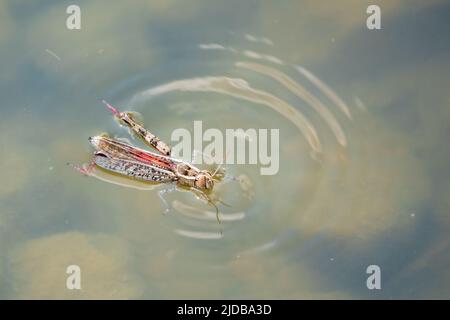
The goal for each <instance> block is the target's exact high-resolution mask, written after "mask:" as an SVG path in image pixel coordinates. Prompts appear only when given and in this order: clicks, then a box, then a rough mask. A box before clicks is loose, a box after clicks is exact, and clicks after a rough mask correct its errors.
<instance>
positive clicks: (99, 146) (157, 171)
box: [68, 100, 226, 223]
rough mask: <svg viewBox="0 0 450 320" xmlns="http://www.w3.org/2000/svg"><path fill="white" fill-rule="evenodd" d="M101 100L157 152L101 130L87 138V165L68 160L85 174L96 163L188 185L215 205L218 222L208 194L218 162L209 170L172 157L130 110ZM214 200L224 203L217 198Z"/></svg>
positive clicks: (149, 178) (124, 172)
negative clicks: (90, 151)
mask: <svg viewBox="0 0 450 320" xmlns="http://www.w3.org/2000/svg"><path fill="white" fill-rule="evenodd" d="M102 103H103V104H104V105H105V106H106V107H107V108H108V110H110V111H111V113H112V114H113V115H114V117H115V118H116V119H117V120H118V121H119V123H120V124H122V125H124V126H127V127H128V128H129V129H130V130H132V132H134V134H135V135H137V136H138V137H139V138H141V139H142V140H143V141H144V142H145V143H146V144H147V145H148V146H150V147H152V148H154V149H155V150H156V151H158V153H156V152H151V151H148V150H144V149H142V148H138V147H136V146H133V145H131V144H129V143H127V142H124V141H123V140H119V139H116V138H112V137H110V136H109V135H108V134H101V135H97V136H92V137H89V139H88V140H89V142H90V143H91V145H92V146H93V147H94V149H95V151H94V153H93V156H92V160H91V162H90V164H89V165H88V166H87V167H82V166H76V165H72V164H71V163H68V164H69V165H71V166H72V167H73V168H74V169H76V170H77V171H79V172H80V173H82V174H84V175H90V173H91V171H92V170H93V169H94V168H95V167H97V166H98V167H100V168H102V169H105V170H107V171H110V172H114V173H116V174H119V175H123V176H126V177H130V178H134V179H137V180H141V181H146V182H153V183H173V184H176V185H177V186H181V187H183V188H187V189H189V190H191V191H193V192H194V193H196V194H198V195H199V196H200V197H202V198H203V199H205V200H206V201H207V202H208V203H209V204H211V205H212V206H214V208H215V210H216V217H217V221H218V222H219V223H220V219H219V209H218V207H217V205H216V204H215V203H214V201H212V199H211V198H210V197H209V194H210V193H211V191H212V190H213V188H214V185H215V183H216V182H219V181H220V180H221V178H222V177H223V169H222V168H221V165H219V166H218V167H217V168H216V169H215V171H214V172H211V171H209V170H201V169H199V168H197V167H195V166H194V165H192V164H190V163H188V162H186V161H182V160H179V159H176V158H173V157H171V147H170V146H169V145H168V144H166V143H165V142H163V141H162V140H161V139H160V138H158V137H157V136H156V135H154V134H153V133H151V132H150V131H149V130H147V129H146V128H145V127H144V126H143V124H141V123H139V121H137V120H136V116H135V114H134V113H133V112H129V111H124V112H121V111H119V110H118V109H117V108H115V107H113V106H112V105H111V104H109V103H108V102H106V101H105V100H102ZM221 169H222V170H221ZM217 201H218V202H221V203H223V202H222V201H220V200H217ZM223 204H225V203H223ZM225 205H226V204H225Z"/></svg>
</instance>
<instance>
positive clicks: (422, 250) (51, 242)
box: [0, 0, 450, 299]
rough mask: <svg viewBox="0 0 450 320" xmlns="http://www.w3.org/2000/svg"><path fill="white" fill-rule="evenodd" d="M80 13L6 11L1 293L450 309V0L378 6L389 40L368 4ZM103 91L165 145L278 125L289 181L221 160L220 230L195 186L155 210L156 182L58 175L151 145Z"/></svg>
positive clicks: (132, 7) (2, 6) (10, 6)
mask: <svg viewBox="0 0 450 320" xmlns="http://www.w3.org/2000/svg"><path fill="white" fill-rule="evenodd" d="M79 3H80V7H81V11H82V29H81V30H79V31H69V30H67V29H66V28H65V19H66V17H67V15H66V13H65V10H66V7H67V6H68V5H69V4H71V3H70V2H66V1H41V2H39V3H35V4H29V3H27V2H24V1H1V2H0V21H1V22H0V30H1V31H0V47H1V48H2V49H1V51H0V60H1V61H2V70H1V73H0V84H1V85H0V96H1V98H2V104H1V107H0V110H1V115H2V116H1V118H0V130H1V131H0V132H1V135H0V146H1V154H2V156H1V158H0V159H1V160H0V164H1V166H0V168H1V169H0V179H1V181H2V184H1V186H0V250H1V251H0V297H1V298H3V299H11V298H119V299H152V298H158V299H161V298H211V299H231V298H238V299H240V298H277V299H278V298H286V299H297V298H308V299H311V298H312V299H314V298H326V299H334V298H337V299H342V298H353V299H360V298H370V299H372V298H389V299H391V298H393V299H398V298H449V296H450V273H449V271H448V270H449V262H450V260H449V258H448V254H446V253H447V252H448V249H449V246H450V238H449V237H448V234H449V229H450V219H449V209H450V201H449V199H450V194H449V193H450V184H449V174H448V172H450V170H449V168H448V167H449V166H448V164H449V161H450V152H449V151H450V150H449V148H448V135H449V133H450V125H449V124H450V121H449V120H450V96H449V93H448V82H449V81H448V80H449V76H450V63H449V61H450V60H449V52H450V51H449V42H448V34H449V32H450V24H449V22H448V14H449V13H450V7H449V6H448V5H447V4H446V3H445V1H428V2H427V3H426V4H425V3H423V2H421V1H382V2H380V6H381V8H382V30H378V31H369V30H367V28H366V26H365V19H366V14H365V10H366V8H367V6H368V5H369V4H371V3H369V2H367V3H366V2H365V1H344V2H342V1H340V2H339V3H334V2H332V1H327V2H326V3H322V2H321V3H320V4H319V3H317V2H315V1H283V2H273V3H271V4H270V3H266V2H262V1H248V2H245V3H243V2H241V1H214V2H206V1H192V2H189V4H187V3H186V2H184V1H183V2H182V1H178V0H172V1H161V2H160V1H132V2H130V3H128V4H127V5H125V4H119V3H115V4H112V3H111V2H107V1H98V0H96V1H81V2H79ZM236 8H239V10H236ZM99 98H105V99H107V100H108V101H110V102H111V103H113V104H114V105H116V106H120V107H121V108H122V109H127V110H133V111H136V112H139V113H140V114H141V115H142V117H143V119H144V121H145V124H146V126H147V127H148V128H151V131H152V132H154V133H157V134H158V135H159V136H160V137H161V138H162V139H164V140H165V141H167V142H169V141H170V135H171V133H172V131H173V130H174V129H176V128H186V129H188V130H193V121H195V120H202V121H203V124H204V126H205V128H218V129H220V130H225V129H227V128H244V129H247V128H256V129H259V128H265V129H280V170H279V172H278V174H276V175H274V176H261V175H260V173H259V167H258V166H254V165H228V166H227V172H228V174H230V175H233V176H236V177H240V182H235V181H228V182H225V183H222V184H220V185H218V186H217V190H216V192H217V194H218V195H219V196H220V197H221V198H222V199H224V201H226V202H227V203H229V204H231V207H224V206H221V207H220V209H221V215H222V223H221V224H220V225H219V224H217V222H216V220H215V213H214V209H212V208H211V207H210V206H208V205H207V204H205V203H203V202H201V201H198V200H197V199H196V198H195V197H194V195H193V194H191V193H189V192H171V193H170V194H168V195H167V201H168V202H169V203H170V205H171V208H172V209H171V210H170V212H169V213H167V214H163V213H164V210H165V206H164V204H163V203H162V202H161V200H160V198H159V196H158V191H160V190H162V189H164V187H162V188H156V189H155V188H148V186H146V185H142V184H135V183H131V182H129V181H127V180H124V179H119V178H117V177H111V176H109V175H107V174H101V176H100V178H101V179H95V178H94V177H85V176H82V175H80V174H78V173H77V172H74V171H73V170H71V169H70V167H68V166H67V165H66V163H67V162H73V163H86V162H88V161H89V158H90V155H91V153H92V148H91V147H90V146H89V143H88V141H87V138H88V137H89V136H92V135H95V134H100V133H102V132H108V133H109V134H110V135H112V136H116V137H124V138H128V139H130V140H131V141H132V142H133V143H134V144H136V145H139V146H141V147H142V146H143V145H142V144H141V143H140V142H139V141H138V140H135V139H133V137H130V136H129V135H128V132H127V130H126V129H124V128H121V127H119V126H118V125H117V123H116V122H115V121H114V120H113V119H112V117H111V116H110V114H109V113H108V112H107V111H106V110H105V109H104V107H103V106H102V105H101V104H100V103H99V101H98V99H99ZM105 180H108V181H105ZM111 182H113V183H111ZM71 264H76V265H79V266H80V267H81V270H82V290H81V291H76V290H74V291H70V290H67V289H66V287H65V282H66V277H67V274H66V272H65V271H66V268H67V266H68V265H71ZM371 264H376V265H379V266H380V268H381V270H382V289H381V290H368V289H367V287H366V278H367V276H368V275H367V274H366V268H367V266H369V265H371Z"/></svg>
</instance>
